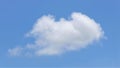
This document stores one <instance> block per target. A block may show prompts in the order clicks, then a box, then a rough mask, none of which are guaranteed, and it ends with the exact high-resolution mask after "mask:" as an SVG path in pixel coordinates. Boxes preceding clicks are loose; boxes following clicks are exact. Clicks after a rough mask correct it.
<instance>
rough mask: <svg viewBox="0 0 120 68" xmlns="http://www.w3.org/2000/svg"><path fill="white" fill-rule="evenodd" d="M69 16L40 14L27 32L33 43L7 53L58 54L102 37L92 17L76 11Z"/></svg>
mask: <svg viewBox="0 0 120 68" xmlns="http://www.w3.org/2000/svg"><path fill="white" fill-rule="evenodd" d="M70 18H71V19H69V20H67V19H65V18H61V19H60V20H59V21H56V20H55V17H54V16H52V15H48V16H42V17H41V18H39V19H38V20H37V22H36V23H35V25H34V26H33V29H32V30H31V31H30V32H29V33H27V36H28V37H33V38H34V39H35V41H34V43H33V44H30V43H28V44H27V45H26V46H25V47H23V48H22V49H21V48H13V49H9V53H10V54H11V55H15V54H16V52H14V51H17V52H19V54H20V53H21V54H23V53H22V51H25V53H24V54H28V53H29V54H34V55H37V56H41V55H58V54H63V53H65V52H67V51H74V50H78V49H81V48H85V47H87V46H89V45H90V44H91V43H93V42H94V41H99V40H100V39H101V38H103V36H104V31H103V30H102V28H101V26H100V24H98V23H97V22H95V21H94V20H93V19H91V18H89V17H88V16H86V15H84V14H82V13H78V12H73V13H72V14H71V16H70ZM31 51H32V52H31ZM16 55H18V54H16Z"/></svg>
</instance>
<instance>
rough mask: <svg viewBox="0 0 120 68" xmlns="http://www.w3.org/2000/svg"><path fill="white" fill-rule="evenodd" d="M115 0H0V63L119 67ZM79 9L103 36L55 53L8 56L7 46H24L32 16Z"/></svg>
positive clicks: (58, 15) (57, 15) (64, 14)
mask: <svg viewBox="0 0 120 68" xmlns="http://www.w3.org/2000/svg"><path fill="white" fill-rule="evenodd" d="M119 3H120V1H119V0H73V1H70V0H59V1H58V0H0V46H1V47H0V67H1V68H2V67H31V68H32V67H33V68H34V67H120V49H119V48H120V43H119V38H120V36H119V35H120V31H119V29H120V27H119V25H120V23H119V22H120V19H119V18H120V7H119V6H120V4H119ZM73 12H81V13H83V14H86V15H87V16H89V17H90V18H93V19H94V20H95V21H97V22H98V23H99V24H100V25H101V27H102V29H103V30H104V32H105V36H106V37H107V40H104V39H103V40H101V41H100V42H98V43H93V44H91V46H88V47H86V48H83V49H81V50H77V51H71V52H67V53H64V54H62V55H59V56H34V57H24V56H17V57H16V56H9V55H8V49H10V48H14V47H16V46H21V47H22V46H23V47H24V46H25V45H26V43H27V42H31V43H32V42H33V40H34V39H31V38H26V37H25V34H26V33H27V32H29V31H30V30H31V29H32V27H33V25H34V24H35V22H36V20H37V19H38V18H40V17H41V16H43V15H48V14H52V15H54V16H55V18H56V20H59V18H61V17H64V18H68V17H69V16H70V15H71V13H73Z"/></svg>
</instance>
